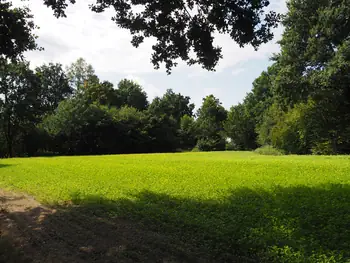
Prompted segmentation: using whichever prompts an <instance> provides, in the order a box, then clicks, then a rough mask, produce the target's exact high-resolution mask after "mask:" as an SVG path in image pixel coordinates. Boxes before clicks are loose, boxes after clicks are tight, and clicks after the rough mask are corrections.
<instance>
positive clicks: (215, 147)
mask: <svg viewBox="0 0 350 263" xmlns="http://www.w3.org/2000/svg"><path fill="white" fill-rule="evenodd" d="M197 116H198V118H197V121H196V126H197V127H196V129H197V138H198V142H197V147H198V148H199V149H200V150H201V151H220V150H225V144H226V142H225V136H224V121H225V120H226V118H227V111H226V110H225V108H224V107H223V106H222V105H221V102H220V101H219V100H218V99H217V98H215V97H214V96H213V95H209V96H207V97H205V98H204V99H203V104H202V107H201V108H199V109H198V112H197Z"/></svg>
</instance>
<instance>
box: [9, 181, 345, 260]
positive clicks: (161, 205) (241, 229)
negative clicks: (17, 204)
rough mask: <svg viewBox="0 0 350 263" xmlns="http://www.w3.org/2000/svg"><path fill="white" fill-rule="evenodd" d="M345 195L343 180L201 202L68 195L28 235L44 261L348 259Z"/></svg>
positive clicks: (151, 195)
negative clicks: (64, 203) (66, 200)
mask: <svg viewBox="0 0 350 263" xmlns="http://www.w3.org/2000/svg"><path fill="white" fill-rule="evenodd" d="M349 200H350V186H349V185H341V184H336V185H322V186H319V187H305V186H299V187H278V188H275V189H274V191H273V192H269V191H266V190H263V189H255V190H252V189H248V188H242V189H238V190H234V191H232V192H231V194H230V196H229V197H227V198H226V199H225V200H207V201H200V200H193V199H184V198H174V197H172V196H169V195H165V194H157V193H152V192H141V193H139V194H138V195H136V196H134V198H133V199H132V200H129V199H119V200H106V199H103V198H101V197H98V196H84V197H81V196H79V195H73V196H72V204H71V205H68V206H64V207H61V208H58V209H57V212H56V213H52V214H47V215H46V216H45V218H44V219H43V220H42V221H41V222H40V223H38V222H37V221H35V220H34V221H33V223H32V224H33V226H32V227H31V228H30V229H31V230H30V231H29V232H28V233H29V235H30V236H31V237H32V239H33V240H34V243H36V244H37V248H38V250H39V254H38V257H39V258H41V259H42V260H44V261H46V262H47V261H48V260H50V257H52V256H54V257H56V259H57V258H58V259H64V260H68V261H69V260H73V261H74V262H347V260H349V259H350V250H349V247H350V225H349V222H350V213H349V212H350V203H349ZM30 213H32V211H28V212H25V213H17V214H12V215H9V216H10V217H14V218H28V217H30V216H31V215H30ZM42 241H44V242H42ZM31 247H32V245H31ZM39 248H40V249H39ZM24 249H26V248H24ZM62 257H63V258H62Z"/></svg>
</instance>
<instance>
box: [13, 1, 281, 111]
mask: <svg viewBox="0 0 350 263" xmlns="http://www.w3.org/2000/svg"><path fill="white" fill-rule="evenodd" d="M91 1H92V0H84V1H77V3H76V4H75V5H71V6H69V7H68V9H67V11H66V14H67V18H59V19H57V18H55V17H54V16H53V12H52V10H51V9H49V8H47V7H46V6H44V5H43V4H42V3H43V1H42V0H40V1H38V0H30V1H27V2H24V3H23V2H21V1H20V0H13V4H14V5H23V4H24V5H26V6H28V7H29V8H30V9H31V10H32V13H33V14H34V22H35V24H36V25H37V26H39V27H40V28H39V29H38V30H36V35H38V39H37V43H38V44H39V46H41V47H43V48H44V51H34V52H27V53H26V54H25V57H26V59H27V60H28V61H30V63H31V67H36V66H40V65H42V64H43V63H49V62H53V63H61V64H63V65H64V66H67V65H69V64H71V63H72V62H74V61H76V60H77V59H78V58H79V57H83V58H84V59H85V60H86V61H87V62H88V63H89V64H92V66H93V67H94V69H95V71H96V73H97V75H98V76H99V78H100V79H101V80H108V81H110V82H112V83H113V84H114V85H117V83H118V82H119V81H120V80H121V79H123V78H128V79H132V80H134V81H136V82H138V83H139V84H140V85H142V87H143V89H144V90H145V91H146V92H147V94H148V98H149V100H152V99H153V98H154V97H156V96H162V94H164V92H165V91H166V90H167V89H173V90H174V91H175V92H176V93H178V92H179V93H181V94H183V95H185V96H190V97H191V99H192V102H193V103H195V105H196V107H197V108H198V107H200V105H201V103H202V99H203V98H204V97H205V96H207V95H210V94H213V95H214V96H215V97H217V98H219V100H220V101H221V102H222V104H223V106H224V107H225V108H227V109H229V108H230V107H231V106H232V105H236V104H237V103H239V102H242V100H243V99H244V97H245V95H246V93H247V92H249V91H250V90H251V88H252V82H253V81H254V79H255V78H257V77H258V76H259V75H260V73H261V72H262V71H263V70H265V69H266V68H267V67H268V66H269V65H270V64H271V61H270V60H269V58H270V57H271V55H272V54H273V53H277V52H278V51H279V45H278V44H277V41H278V40H279V39H280V37H281V33H282V31H283V29H282V28H281V27H279V28H277V29H276V30H275V31H274V32H275V38H274V39H273V40H272V41H270V42H269V43H267V44H264V45H262V46H261V47H260V48H259V50H258V51H255V50H254V49H253V48H252V47H251V46H246V47H244V48H240V47H239V46H238V45H237V44H236V43H235V42H234V41H233V40H232V39H231V38H230V37H229V36H227V35H217V36H216V38H215V43H216V44H217V45H219V46H221V47H222V48H223V59H222V60H221V61H220V62H219V64H218V66H217V68H216V72H208V71H206V70H204V69H202V68H201V67H199V66H187V65H186V64H185V63H180V64H179V66H178V67H177V68H174V69H173V71H172V74H171V75H168V74H167V73H166V71H165V69H164V68H161V69H159V70H155V69H154V67H153V65H152V63H151V62H150V58H151V53H152V49H151V46H152V43H153V40H152V39H148V40H146V41H145V42H144V43H143V44H141V45H140V47H138V48H135V47H133V46H132V45H131V43H130V40H131V34H130V33H129V32H128V31H127V30H125V29H121V28H119V27H118V26H117V25H116V24H115V23H114V22H113V21H111V17H112V16H113V10H107V11H105V12H104V13H100V14H96V13H93V12H91V11H90V10H89V8H88V3H89V2H91ZM285 1H286V0H271V5H270V7H269V8H271V9H273V10H274V11H277V12H280V13H284V12H285V11H286V3H285Z"/></svg>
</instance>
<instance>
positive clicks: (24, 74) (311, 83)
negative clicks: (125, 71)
mask: <svg viewBox="0 0 350 263" xmlns="http://www.w3.org/2000/svg"><path fill="white" fill-rule="evenodd" d="M349 6H350V0H341V1H336V2H335V1H331V0H322V1H317V2H315V1H313V0H306V1H305V0H290V1H289V2H288V12H287V14H286V15H284V16H283V19H282V24H283V26H284V32H283V35H282V39H281V40H280V42H279V44H280V47H281V50H280V52H279V53H277V54H274V55H273V57H272V58H271V59H272V62H273V64H272V65H271V66H269V67H268V68H267V69H266V70H265V71H264V72H262V73H261V75H260V76H259V77H258V78H257V79H256V80H255V81H254V82H253V88H252V91H251V92H249V93H248V94H247V95H246V97H245V98H244V100H243V102H242V103H240V104H238V105H235V106H232V107H231V108H230V109H229V110H228V111H227V110H226V109H225V108H224V107H223V106H222V105H221V103H220V101H219V100H218V99H217V98H215V97H214V96H213V95H210V96H207V97H205V98H204V99H203V103H202V105H201V106H200V107H199V109H198V110H197V111H196V112H194V109H195V107H194V105H193V104H192V103H191V102H190V98H189V97H187V96H184V95H182V94H177V93H175V92H173V91H172V90H167V91H166V93H165V94H164V95H163V96H161V97H157V98H155V99H154V100H153V101H148V100H147V94H146V93H145V92H144V90H143V89H142V87H141V86H140V85H138V84H137V83H135V82H133V81H132V80H126V79H125V80H122V81H120V83H118V85H117V86H116V87H114V86H113V84H112V83H110V82H109V81H102V80H100V79H99V78H98V76H97V75H96V74H95V72H94V69H93V67H92V66H91V65H89V64H88V63H87V62H86V61H84V60H83V59H79V60H78V61H76V62H75V63H73V64H72V65H70V66H69V67H68V68H66V69H63V67H62V65H60V64H47V65H43V66H41V67H37V68H36V69H34V70H31V69H30V68H29V64H28V63H27V62H23V61H21V60H18V59H1V60H0V61H1V65H0V66H1V71H0V113H1V118H0V124H1V125H0V126H1V127H0V155H1V156H10V157H11V156H35V155H41V154H48V153H53V154H62V155H74V154H112V153H141V152H142V153H143V152H174V151H187V150H192V149H193V148H195V149H198V150H202V151H215V150H225V149H230V150H253V149H256V148H257V147H260V146H264V145H270V146H273V147H275V148H277V149H280V150H281V151H284V152H285V153H292V154H348V153H350V111H349V110H350V38H349V36H350V34H349V33H350V32H349V30H350V24H349V23H350V22H349V21H350V10H349ZM315 10H316V11H315ZM16 21H17V22H18V23H21V22H23V21H22V20H16ZM28 26H29V27H31V26H32V24H28ZM33 41H34V40H33V39H31V41H30V42H28V43H30V44H31V45H33ZM9 43H10V42H9ZM11 43H12V42H11ZM11 43H10V44H11ZM28 43H27V44H28ZM19 47H20V46H19ZM14 52H15V51H14ZM15 53H16V52H15ZM207 55H208V54H207Z"/></svg>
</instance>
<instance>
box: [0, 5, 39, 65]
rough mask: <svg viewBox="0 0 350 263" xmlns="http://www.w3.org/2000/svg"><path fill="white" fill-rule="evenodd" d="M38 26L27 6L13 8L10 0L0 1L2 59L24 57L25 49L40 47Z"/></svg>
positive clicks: (0, 47)
mask: <svg viewBox="0 0 350 263" xmlns="http://www.w3.org/2000/svg"><path fill="white" fill-rule="evenodd" d="M34 29H36V26H35V25H34V22H33V15H32V14H31V13H30V10H29V9H28V8H27V7H22V8H13V7H12V3H11V2H10V1H1V2H0V32H1V41H0V61H2V60H3V59H4V60H6V59H11V60H16V59H18V58H23V53H24V52H25V51H30V50H36V49H38V46H37V44H36V43H35V39H36V36H35V35H34V32H33V31H34Z"/></svg>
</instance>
